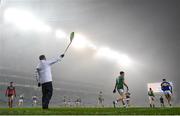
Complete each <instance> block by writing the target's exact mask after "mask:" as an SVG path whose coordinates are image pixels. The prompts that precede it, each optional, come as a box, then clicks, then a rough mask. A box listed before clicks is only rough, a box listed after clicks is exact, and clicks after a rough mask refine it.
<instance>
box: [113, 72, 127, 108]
mask: <svg viewBox="0 0 180 116" xmlns="http://www.w3.org/2000/svg"><path fill="white" fill-rule="evenodd" d="M124 75H125V73H124V72H123V71H121V72H120V75H119V76H118V77H117V78H116V84H115V87H114V90H113V93H116V90H117V91H118V93H119V98H118V99H117V100H116V101H113V105H114V107H116V104H117V103H118V102H119V101H122V104H123V106H124V107H126V104H125V102H124V100H125V94H124V93H125V92H124V86H126V88H127V92H128V91H129V88H128V85H127V84H126V83H125V81H124V80H125V79H124Z"/></svg>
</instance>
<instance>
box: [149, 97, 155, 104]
mask: <svg viewBox="0 0 180 116" xmlns="http://www.w3.org/2000/svg"><path fill="white" fill-rule="evenodd" d="M154 100H155V98H154V96H149V103H150V104H151V103H154Z"/></svg>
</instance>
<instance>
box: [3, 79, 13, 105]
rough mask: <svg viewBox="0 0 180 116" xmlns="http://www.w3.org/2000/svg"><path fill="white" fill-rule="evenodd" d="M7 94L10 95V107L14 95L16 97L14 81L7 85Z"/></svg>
mask: <svg viewBox="0 0 180 116" xmlns="http://www.w3.org/2000/svg"><path fill="white" fill-rule="evenodd" d="M5 96H6V97H8V106H9V108H12V106H13V99H14V97H16V89H15V87H14V86H13V82H10V86H8V87H7V89H6V94H5Z"/></svg>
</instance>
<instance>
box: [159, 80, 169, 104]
mask: <svg viewBox="0 0 180 116" xmlns="http://www.w3.org/2000/svg"><path fill="white" fill-rule="evenodd" d="M161 90H162V91H163V93H164V95H165V98H166V99H167V101H168V104H169V106H171V98H172V85H171V84H170V83H169V82H167V81H166V79H163V82H162V83H161Z"/></svg>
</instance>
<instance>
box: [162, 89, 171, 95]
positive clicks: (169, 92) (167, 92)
mask: <svg viewBox="0 0 180 116" xmlns="http://www.w3.org/2000/svg"><path fill="white" fill-rule="evenodd" d="M164 94H165V95H172V93H171V91H170V90H166V91H164Z"/></svg>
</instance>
